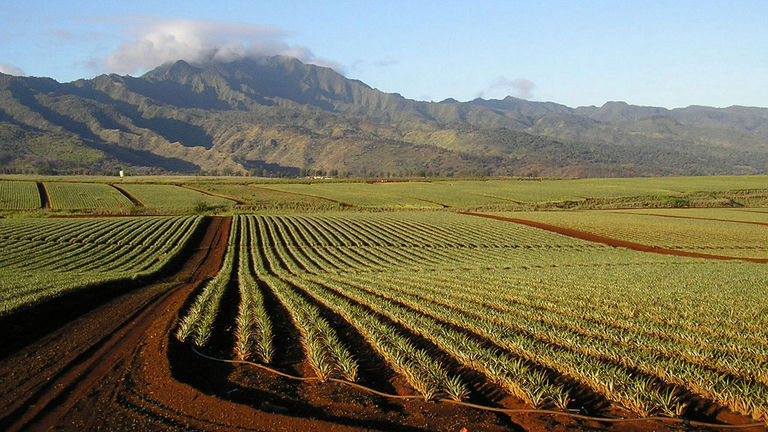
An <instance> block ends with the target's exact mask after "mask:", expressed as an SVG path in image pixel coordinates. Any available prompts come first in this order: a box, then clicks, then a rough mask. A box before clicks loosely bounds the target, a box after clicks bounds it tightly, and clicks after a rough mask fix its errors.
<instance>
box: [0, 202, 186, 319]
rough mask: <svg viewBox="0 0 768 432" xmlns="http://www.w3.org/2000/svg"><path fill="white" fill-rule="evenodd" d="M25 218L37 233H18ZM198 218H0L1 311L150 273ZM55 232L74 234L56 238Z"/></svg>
mask: <svg viewBox="0 0 768 432" xmlns="http://www.w3.org/2000/svg"><path fill="white" fill-rule="evenodd" d="M24 222H29V225H30V227H31V228H30V229H32V228H37V234H35V232H34V229H33V230H32V231H31V232H28V233H26V234H24V235H23V236H19V235H18V234H19V227H20V226H22V225H24ZM199 223H200V218H195V217H174V218H168V217H162V218H157V217H153V218H133V219H115V218H107V219H94V220H89V221H79V220H78V221H70V220H67V221H62V220H17V219H9V220H3V221H0V266H1V268H2V269H1V270H0V305H1V306H0V307H2V309H1V311H0V315H4V314H7V313H10V312H12V311H15V310H18V309H21V308H27V307H30V306H33V305H34V304H36V303H39V302H42V301H46V300H47V299H50V298H53V297H57V296H60V295H62V294H64V293H67V292H71V291H74V290H78V289H81V288H84V287H87V286H93V285H97V284H103V283H106V282H110V281H116V280H124V279H125V280H128V279H137V278H143V277H146V276H149V275H151V274H154V273H156V272H158V271H159V270H161V269H162V268H163V267H164V266H165V265H166V264H167V263H168V262H169V261H170V260H171V259H172V258H173V257H175V256H176V255H177V254H178V253H179V251H180V250H181V249H182V248H183V247H184V246H185V245H186V243H187V242H188V240H189V238H190V236H191V235H192V234H193V233H194V232H195V230H196V228H197V226H198V224H199ZM57 233H58V234H60V235H61V236H62V237H63V238H70V239H78V240H77V241H63V242H60V241H57V240H58V239H57V237H56V234H57ZM126 239H131V240H130V241H126Z"/></svg>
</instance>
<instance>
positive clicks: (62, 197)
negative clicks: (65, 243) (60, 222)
mask: <svg viewBox="0 0 768 432" xmlns="http://www.w3.org/2000/svg"><path fill="white" fill-rule="evenodd" d="M44 186H45V189H46V191H47V192H48V199H49V200H50V205H51V208H53V209H57V210H70V209H112V208H125V207H130V206H132V205H133V204H132V203H131V201H130V200H129V199H128V198H126V197H125V196H123V194H121V193H120V192H119V191H118V190H117V189H115V188H113V187H111V186H109V185H106V184H100V183H63V182H50V183H45V184H44Z"/></svg>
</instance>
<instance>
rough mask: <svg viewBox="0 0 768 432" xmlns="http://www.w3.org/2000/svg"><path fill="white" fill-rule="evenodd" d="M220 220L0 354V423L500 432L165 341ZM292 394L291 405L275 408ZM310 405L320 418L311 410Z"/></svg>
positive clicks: (571, 425) (544, 425)
mask: <svg viewBox="0 0 768 432" xmlns="http://www.w3.org/2000/svg"><path fill="white" fill-rule="evenodd" d="M229 224H230V219H229V218H214V219H213V220H212V221H211V223H210V225H209V227H208V229H207V231H206V233H205V236H204V238H203V240H202V243H201V246H200V247H199V248H197V249H196V250H195V251H194V253H193V254H191V256H190V257H189V258H188V260H187V262H186V264H185V265H184V267H183V268H182V269H181V270H180V271H179V272H178V273H176V274H175V275H173V276H171V277H168V278H166V279H164V280H163V281H162V283H158V284H153V285H150V286H147V287H145V288H141V289H138V290H134V291H131V292H129V293H127V294H125V295H123V296H121V297H118V298H115V299H114V300H113V301H110V302H108V303H106V304H104V305H101V306H99V307H98V308H96V309H94V310H92V311H90V312H88V313H86V314H84V315H82V316H80V317H79V318H77V319H75V320H73V321H71V322H69V323H68V324H66V325H65V326H63V327H62V328H60V329H58V330H56V331H54V332H52V333H50V334H49V335H47V336H46V337H44V338H42V339H40V340H38V341H36V342H34V343H33V344H31V345H29V346H27V347H25V348H23V349H21V350H19V351H17V352H15V353H13V354H12V355H10V356H9V357H7V358H5V359H2V360H0V388H2V389H3V392H2V395H0V429H2V430H54V429H55V430H96V429H103V430H117V431H122V430H187V429H196V430H214V431H218V430H265V431H305V430H333V431H363V430H391V431H395V430H397V431H400V430H405V431H409V430H410V431H426V430H446V431H448V430H453V431H459V430H461V428H462V427H466V428H467V430H468V431H476V430H483V431H494V430H510V428H508V427H504V426H500V425H496V424H493V422H489V423H482V421H483V418H484V417H485V418H488V417H487V416H485V415H482V414H477V413H474V414H472V413H469V414H466V415H464V416H462V415H457V413H459V412H461V410H457V407H455V406H450V405H447V404H435V403H431V402H430V403H427V402H420V401H405V402H393V403H387V404H381V403H380V402H379V401H377V400H376V399H378V398H377V397H372V396H370V395H368V394H365V393H362V392H360V391H357V390H354V389H350V388H348V387H345V386H343V385H340V384H336V383H322V384H317V383H296V382H287V381H285V380H284V379H280V378H277V377H275V376H274V375H271V374H268V373H266V372H261V371H260V370H256V369H252V368H248V367H245V366H243V367H241V366H238V367H233V366H230V365H222V364H221V363H217V362H211V361H209V360H205V359H202V358H200V357H198V356H196V355H195V354H194V353H192V351H191V350H189V348H188V347H187V346H185V345H182V344H180V343H179V342H177V341H176V340H175V338H174V336H173V332H174V331H175V329H176V325H177V322H178V318H179V311H180V310H181V309H182V307H183V305H184V304H185V302H187V301H188V299H189V297H190V295H192V294H193V293H194V292H195V289H196V288H197V287H199V286H200V284H202V283H204V282H205V280H207V279H208V278H210V277H212V276H213V275H215V274H216V272H217V271H218V269H219V267H220V265H221V261H222V259H223V255H224V253H225V251H226V244H227V233H228V232H229ZM169 286H170V288H168V287H169ZM273 306H274V305H273ZM278 342H279V343H280V341H278ZM285 342H286V343H290V341H285ZM185 368H186V369H187V370H188V372H191V373H193V375H194V376H196V377H198V378H199V379H203V380H205V379H208V380H209V385H208V387H207V388H205V389H201V388H200V387H198V386H197V385H191V384H190V383H186V382H181V381H179V379H178V377H179V375H180V372H181V370H182V369H185ZM215 371H218V372H215ZM238 374H241V375H242V376H247V377H248V379H250V380H251V383H252V384H253V385H249V386H247V387H246V386H240V387H238V386H237V384H236V382H237V380H234V379H233V378H237V377H238ZM192 384H195V383H192ZM240 392H242V394H241V395H238V393H240ZM233 395H237V396H233ZM228 398H230V399H235V398H236V400H229V399H228ZM295 400H298V402H297V403H296V405H293V406H286V405H280V404H279V401H289V402H290V401H295ZM274 401H277V402H274ZM393 405H394V406H393ZM327 406H330V407H331V409H330V410H329V409H327V408H324V407H327ZM398 406H399V408H398ZM304 407H306V408H307V410H303V409H302V408H304ZM318 407H319V408H318ZM462 410H468V409H466V408H462ZM318 412H320V413H321V414H322V416H321V418H316V416H315V415H314V414H315V413H318ZM328 412H331V414H330V415H329V414H328ZM464 412H465V413H467V411H464ZM514 423H515V424H516V425H517V426H513V427H512V430H529V431H546V430H563V431H564V430H595V431H604V430H608V429H610V430H620V431H650V430H660V431H672V430H681V428H682V429H684V430H706V429H702V428H691V427H682V426H681V425H672V424H664V423H658V422H647V423H632V424H620V423H618V424H610V423H605V422H599V421H595V420H576V419H572V418H567V417H554V416H551V415H547V414H538V413H535V414H521V415H519V416H517V417H516V418H515V419H514ZM762 429H763V430H764V428H762ZM753 430H759V429H757V428H755V429H753Z"/></svg>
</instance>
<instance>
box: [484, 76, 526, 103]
mask: <svg viewBox="0 0 768 432" xmlns="http://www.w3.org/2000/svg"><path fill="white" fill-rule="evenodd" d="M534 88H536V84H534V83H533V81H531V80H528V79H525V78H517V79H514V80H510V79H507V78H505V77H502V76H500V77H498V78H496V79H495V80H493V81H491V84H490V85H489V86H488V88H487V89H486V90H485V91H482V92H479V93H478V97H484V96H485V94H486V93H494V94H498V93H504V95H505V96H506V95H509V92H512V94H513V95H514V96H516V97H519V98H522V99H529V98H530V97H531V96H533V89H534Z"/></svg>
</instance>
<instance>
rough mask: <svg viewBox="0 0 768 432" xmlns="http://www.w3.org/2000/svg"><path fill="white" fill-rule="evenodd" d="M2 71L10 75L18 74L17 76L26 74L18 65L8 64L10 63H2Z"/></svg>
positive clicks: (0, 70)
mask: <svg viewBox="0 0 768 432" xmlns="http://www.w3.org/2000/svg"><path fill="white" fill-rule="evenodd" d="M0 72H2V73H4V74H8V75H16V76H24V75H26V74H25V73H24V71H23V70H21V69H19V68H18V67H16V66H14V65H12V64H8V63H0Z"/></svg>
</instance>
